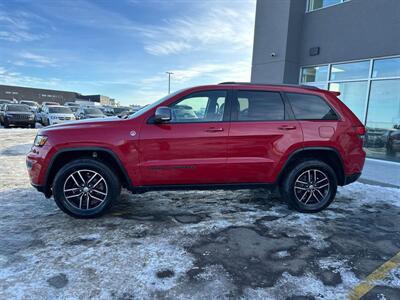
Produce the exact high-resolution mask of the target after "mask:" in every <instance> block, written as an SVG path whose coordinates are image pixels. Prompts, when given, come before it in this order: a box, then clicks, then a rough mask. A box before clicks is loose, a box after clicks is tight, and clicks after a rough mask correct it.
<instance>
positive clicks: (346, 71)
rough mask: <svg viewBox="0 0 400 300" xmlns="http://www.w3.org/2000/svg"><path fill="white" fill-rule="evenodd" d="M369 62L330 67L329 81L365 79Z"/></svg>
mask: <svg viewBox="0 0 400 300" xmlns="http://www.w3.org/2000/svg"><path fill="white" fill-rule="evenodd" d="M369 64H370V61H369V60H366V61H359V62H355V63H345V64H336V65H332V66H331V76H330V80H335V81H336V80H352V79H367V78H368V73H369Z"/></svg>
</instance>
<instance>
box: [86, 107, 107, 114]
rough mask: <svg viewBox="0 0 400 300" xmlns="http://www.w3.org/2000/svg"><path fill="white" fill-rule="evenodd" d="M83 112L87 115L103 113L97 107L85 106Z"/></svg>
mask: <svg viewBox="0 0 400 300" xmlns="http://www.w3.org/2000/svg"><path fill="white" fill-rule="evenodd" d="M85 114H89V115H102V114H103V113H102V112H101V110H100V109H98V108H86V109H85Z"/></svg>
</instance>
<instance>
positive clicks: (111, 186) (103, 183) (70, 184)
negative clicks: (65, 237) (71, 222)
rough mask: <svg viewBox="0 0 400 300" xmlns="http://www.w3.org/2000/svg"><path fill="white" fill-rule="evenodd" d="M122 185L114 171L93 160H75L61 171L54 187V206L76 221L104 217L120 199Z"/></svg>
mask: <svg viewBox="0 0 400 300" xmlns="http://www.w3.org/2000/svg"><path fill="white" fill-rule="evenodd" d="M120 191H121V185H120V182H119V180H118V177H117V176H116V175H115V173H114V171H113V170H112V169H111V168H110V167H109V166H107V165H106V164H104V163H102V162H99V161H96V160H94V159H78V160H74V161H72V162H70V163H68V164H66V165H65V166H64V167H62V168H61V169H60V170H59V171H58V173H57V175H56V177H55V179H54V183H53V194H54V200H55V202H56V204H57V206H58V207H59V208H60V209H61V210H62V211H64V212H65V213H67V214H69V215H70V216H73V217H76V218H93V217H97V216H100V215H102V214H103V213H105V212H106V211H107V210H108V209H109V208H110V206H111V204H112V202H113V201H114V200H115V199H116V198H117V197H118V196H119V194H120Z"/></svg>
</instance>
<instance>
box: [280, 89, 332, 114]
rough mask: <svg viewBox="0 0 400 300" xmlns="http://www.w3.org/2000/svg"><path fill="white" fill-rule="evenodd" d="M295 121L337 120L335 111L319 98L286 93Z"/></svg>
mask: <svg viewBox="0 0 400 300" xmlns="http://www.w3.org/2000/svg"><path fill="white" fill-rule="evenodd" d="M286 95H287V96H288V98H289V101H290V105H291V106H292V109H293V113H294V115H295V118H296V119H297V120H338V119H339V117H338V115H337V114H336V113H335V111H334V110H333V109H332V108H331V107H330V106H329V105H328V104H327V103H326V102H325V100H324V99H322V98H321V97H319V96H316V95H309V94H295V93H287V94H286Z"/></svg>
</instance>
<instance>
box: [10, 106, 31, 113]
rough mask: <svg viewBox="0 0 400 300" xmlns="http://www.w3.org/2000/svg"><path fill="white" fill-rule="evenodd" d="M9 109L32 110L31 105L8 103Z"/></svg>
mask: <svg viewBox="0 0 400 300" xmlns="http://www.w3.org/2000/svg"><path fill="white" fill-rule="evenodd" d="M7 110H8V111H26V112H30V111H31V110H30V109H29V106H26V105H7Z"/></svg>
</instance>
